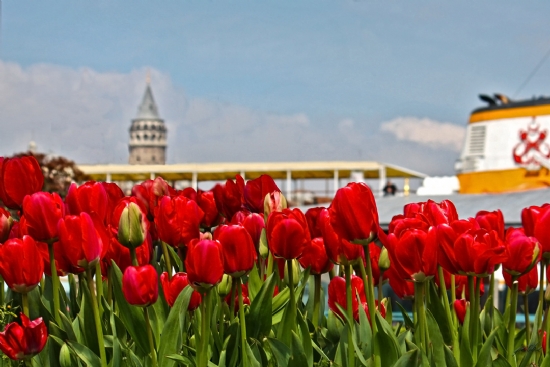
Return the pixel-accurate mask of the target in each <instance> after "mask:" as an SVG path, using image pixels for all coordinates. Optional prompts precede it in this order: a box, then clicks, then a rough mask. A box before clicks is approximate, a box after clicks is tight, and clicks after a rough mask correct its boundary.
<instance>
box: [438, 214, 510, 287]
mask: <svg viewBox="0 0 550 367" xmlns="http://www.w3.org/2000/svg"><path fill="white" fill-rule="evenodd" d="M437 232H438V242H439V243H440V249H439V251H438V255H439V257H438V261H439V263H440V264H441V266H442V267H443V268H444V269H446V270H447V271H449V272H450V273H452V274H462V275H477V276H486V275H487V274H489V273H492V272H493V270H494V267H495V265H497V264H500V263H502V262H503V261H504V260H506V257H507V256H506V253H505V251H506V248H505V247H504V244H503V243H502V241H501V240H500V239H499V237H498V234H497V232H496V231H494V230H491V231H487V230H486V229H482V228H480V227H479V225H478V224H477V222H476V221H475V220H474V219H470V220H458V221H455V222H453V223H451V225H450V226H448V225H440V226H438V229H437Z"/></svg>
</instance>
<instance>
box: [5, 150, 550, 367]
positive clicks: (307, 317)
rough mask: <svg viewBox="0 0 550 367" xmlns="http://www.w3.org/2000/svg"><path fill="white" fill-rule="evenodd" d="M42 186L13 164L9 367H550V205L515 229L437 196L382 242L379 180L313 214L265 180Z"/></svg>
mask: <svg viewBox="0 0 550 367" xmlns="http://www.w3.org/2000/svg"><path fill="white" fill-rule="evenodd" d="M43 185H44V176H43V173H42V171H41V168H40V166H39V165H38V162H37V161H36V159H35V158H34V157H32V156H23V157H16V158H15V157H14V158H2V157H0V200H1V205H0V244H1V245H0V275H1V280H0V281H1V284H0V330H3V331H2V332H0V350H1V351H2V355H1V358H0V363H1V365H2V366H29V367H30V366H36V367H39V366H48V367H50V366H51V367H54V366H55V367H57V366H60V367H68V366H101V367H107V366H112V367H119V366H121V367H122V366H133V367H146V366H154V367H157V366H159V367H161V366H162V367H173V366H192V367H207V366H209V367H215V366H219V367H235V366H245V367H259V366H262V367H268V366H269V367H271V366H273V367H275V366H283V367H287V366H288V367H313V366H344V367H356V366H369V367H371V366H372V367H380V366H383V367H386V366H422V367H424V366H425V367H431V366H435V367H440V366H441V367H443V366H448V367H454V366H461V367H470V366H491V365H492V366H499V367H508V366H510V367H528V366H544V367H550V357H548V356H547V355H546V350H547V343H549V341H548V339H547V338H546V335H547V332H548V330H549V329H550V320H548V319H549V315H548V310H549V306H550V289H548V288H546V289H545V285H546V283H547V282H546V279H547V277H548V276H550V272H549V271H548V269H549V268H550V267H549V266H548V265H549V259H550V205H548V204H543V203H541V206H537V207H529V208H525V209H523V212H522V213H521V217H522V225H523V227H522V228H505V226H504V219H503V217H502V213H501V212H500V211H499V210H496V211H493V212H487V211H482V212H479V213H478V214H477V215H476V217H475V218H460V217H459V214H458V213H457V211H456V209H455V207H454V205H453V203H452V202H450V201H447V200H445V201H442V202H441V203H436V202H434V201H431V200H428V201H427V202H419V203H412V204H408V205H406V206H405V207H404V208H403V212H402V213H395V216H394V217H393V219H392V221H391V223H390V225H389V228H388V230H387V231H383V230H382V229H381V228H380V226H379V223H378V211H377V207H376V202H375V200H374V196H373V194H372V192H371V190H370V189H369V187H368V186H367V185H365V184H363V183H350V184H348V185H347V186H346V187H344V188H341V189H340V190H338V192H337V193H336V195H335V197H334V199H333V201H332V203H331V204H330V206H329V207H328V208H321V207H319V208H312V209H309V210H308V211H307V212H305V213H303V212H302V211H301V210H300V209H297V208H288V207H287V206H288V205H287V201H286V199H285V197H284V196H283V194H282V193H281V191H280V190H279V188H278V187H277V185H276V183H275V182H274V180H273V179H272V178H271V177H269V176H266V175H263V176H260V177H258V178H256V179H253V180H249V181H247V182H245V180H243V178H242V177H240V176H236V177H235V180H227V182H225V184H217V185H216V186H215V187H214V188H213V189H212V190H210V191H201V190H197V191H196V190H194V189H192V188H187V189H184V190H181V191H180V190H176V189H174V188H173V187H171V186H170V185H169V184H168V183H167V182H166V181H164V180H163V179H162V178H160V177H158V178H156V179H155V180H147V181H145V182H143V183H141V184H138V185H135V186H134V187H133V189H132V191H131V194H130V195H129V196H126V195H125V193H124V192H123V191H122V190H121V189H120V187H119V186H117V185H116V184H115V183H107V182H92V181H90V182H86V183H83V184H81V185H77V184H76V183H73V184H72V185H71V186H70V188H69V190H68V193H67V194H66V195H65V197H63V198H62V197H61V196H60V195H58V194H57V193H49V192H43V191H42V188H43ZM495 272H502V273H503V275H504V279H505V281H506V285H507V287H508V289H507V291H506V303H505V304H506V308H505V309H498V308H495V307H493V299H492V297H493V294H494V292H495V287H497V286H498V285H497V284H496V277H495ZM324 274H326V275H324ZM323 275H324V279H330V282H329V283H328V292H327V293H328V303H327V302H326V296H327V295H325V287H323V285H322V281H321V277H322V276H323ZM385 284H389V286H390V287H391V289H392V290H393V292H394V293H395V294H396V295H397V296H398V297H400V298H401V299H403V300H404V301H403V302H398V303H397V307H396V306H395V304H394V306H393V309H392V302H390V301H389V299H388V298H384V292H382V287H383V286H384V285H385ZM539 285H540V286H539ZM6 290H7V291H6ZM533 292H536V293H535V295H533V296H534V297H536V300H537V301H538V305H537V307H536V313H535V314H534V317H533V315H529V311H528V307H527V295H528V294H529V293H533ZM482 293H485V296H486V297H487V296H488V297H487V299H486V301H484V302H482V301H481V299H482V298H481V294H482ZM531 299H533V297H531ZM411 300H412V310H406V309H405V308H404V307H403V306H402V305H401V303H403V304H404V303H405V301H406V302H407V303H410V301H411ZM396 315H399V317H397V316H396ZM394 318H395V319H394Z"/></svg>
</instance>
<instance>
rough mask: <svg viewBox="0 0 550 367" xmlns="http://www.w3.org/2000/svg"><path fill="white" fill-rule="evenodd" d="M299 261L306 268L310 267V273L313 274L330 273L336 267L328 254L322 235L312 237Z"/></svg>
mask: <svg viewBox="0 0 550 367" xmlns="http://www.w3.org/2000/svg"><path fill="white" fill-rule="evenodd" d="M298 261H299V262H300V265H302V267H303V268H304V269H307V268H310V274H313V275H316V274H324V273H328V272H329V271H330V270H331V269H332V268H333V267H334V265H333V263H332V262H331V261H330V259H329V258H328V256H327V252H326V251H325V244H324V243H323V238H322V237H317V238H314V239H312V240H311V242H309V244H307V245H306V246H305V247H304V251H303V252H302V256H301V257H300V258H299V259H298Z"/></svg>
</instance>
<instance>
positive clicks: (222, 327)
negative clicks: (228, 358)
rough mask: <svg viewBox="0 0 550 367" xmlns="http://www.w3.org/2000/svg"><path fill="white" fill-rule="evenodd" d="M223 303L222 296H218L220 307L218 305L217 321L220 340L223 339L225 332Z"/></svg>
mask: <svg viewBox="0 0 550 367" xmlns="http://www.w3.org/2000/svg"><path fill="white" fill-rule="evenodd" d="M223 303H224V299H223V297H220V302H219V305H220V307H218V320H219V321H218V322H219V323H220V338H221V340H224V339H225V338H224V333H225V317H224V312H223Z"/></svg>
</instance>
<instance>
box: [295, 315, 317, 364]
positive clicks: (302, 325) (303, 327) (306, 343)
mask: <svg viewBox="0 0 550 367" xmlns="http://www.w3.org/2000/svg"><path fill="white" fill-rule="evenodd" d="M296 321H297V323H298V331H299V336H300V339H301V341H302V347H303V350H304V354H305V356H306V359H307V365H308V366H309V367H313V345H312V342H311V336H310V335H309V329H308V327H307V324H306V322H305V318H304V316H303V315H302V313H301V312H300V311H298V316H297V317H296Z"/></svg>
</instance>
